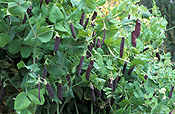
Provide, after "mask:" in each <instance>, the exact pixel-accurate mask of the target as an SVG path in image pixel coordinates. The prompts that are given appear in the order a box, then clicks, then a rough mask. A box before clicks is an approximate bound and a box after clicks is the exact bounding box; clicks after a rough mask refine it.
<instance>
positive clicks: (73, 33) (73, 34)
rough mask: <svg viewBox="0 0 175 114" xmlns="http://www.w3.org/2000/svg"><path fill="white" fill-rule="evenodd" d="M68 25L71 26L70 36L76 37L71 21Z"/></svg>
mask: <svg viewBox="0 0 175 114" xmlns="http://www.w3.org/2000/svg"><path fill="white" fill-rule="evenodd" d="M70 27H71V32H72V36H73V37H74V38H75V39H76V34H75V29H74V26H73V24H72V23H70Z"/></svg>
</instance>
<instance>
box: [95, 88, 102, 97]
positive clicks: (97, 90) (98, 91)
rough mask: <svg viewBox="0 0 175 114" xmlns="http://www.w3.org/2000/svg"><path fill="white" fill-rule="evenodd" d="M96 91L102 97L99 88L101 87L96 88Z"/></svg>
mask: <svg viewBox="0 0 175 114" xmlns="http://www.w3.org/2000/svg"><path fill="white" fill-rule="evenodd" d="M95 91H96V94H97V96H98V97H101V90H99V89H97V88H96V89H95Z"/></svg>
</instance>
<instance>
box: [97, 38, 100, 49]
mask: <svg viewBox="0 0 175 114" xmlns="http://www.w3.org/2000/svg"><path fill="white" fill-rule="evenodd" d="M100 46H101V43H100V38H98V39H97V48H100Z"/></svg>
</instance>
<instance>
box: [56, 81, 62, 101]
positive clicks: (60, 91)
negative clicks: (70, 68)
mask: <svg viewBox="0 0 175 114" xmlns="http://www.w3.org/2000/svg"><path fill="white" fill-rule="evenodd" d="M57 97H58V99H59V100H60V101H62V99H63V84H62V83H60V84H59V85H58V86H57Z"/></svg>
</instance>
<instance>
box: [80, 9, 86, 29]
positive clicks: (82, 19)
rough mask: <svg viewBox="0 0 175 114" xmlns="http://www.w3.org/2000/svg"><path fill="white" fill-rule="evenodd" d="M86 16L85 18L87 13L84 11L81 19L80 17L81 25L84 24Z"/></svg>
mask: <svg viewBox="0 0 175 114" xmlns="http://www.w3.org/2000/svg"><path fill="white" fill-rule="evenodd" d="M84 18H85V13H84V12H83V13H82V14H81V19H80V25H82V26H83V23H84Z"/></svg>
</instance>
